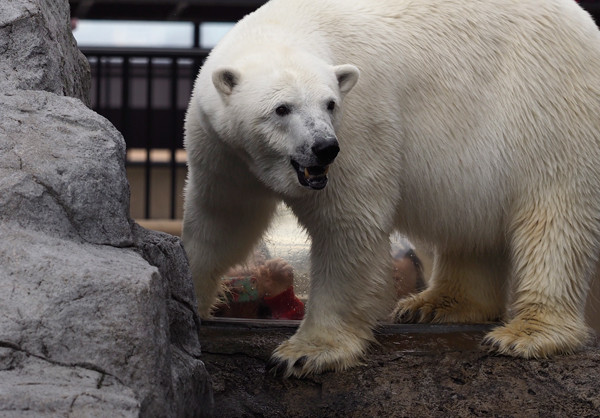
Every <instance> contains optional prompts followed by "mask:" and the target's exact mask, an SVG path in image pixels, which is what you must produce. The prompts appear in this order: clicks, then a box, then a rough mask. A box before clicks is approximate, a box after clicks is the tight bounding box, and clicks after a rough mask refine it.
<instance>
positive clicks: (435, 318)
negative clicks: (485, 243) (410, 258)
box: [392, 253, 507, 323]
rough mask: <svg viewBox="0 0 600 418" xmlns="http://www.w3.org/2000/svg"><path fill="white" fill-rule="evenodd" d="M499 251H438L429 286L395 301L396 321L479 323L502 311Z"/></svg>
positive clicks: (495, 317) (502, 277)
mask: <svg viewBox="0 0 600 418" xmlns="http://www.w3.org/2000/svg"><path fill="white" fill-rule="evenodd" d="M504 260H505V257H503V255H501V254H500V255H498V256H492V255H486V256H483V255H479V256H475V255H473V256H465V255H460V254H448V253H438V254H436V256H435V258H434V265H433V272H432V276H431V280H430V282H429V286H428V288H427V289H426V290H424V291H422V292H421V293H418V294H414V295H411V296H408V297H406V298H404V299H402V300H400V301H399V302H398V304H397V305H396V309H395V310H394V312H393V313H392V320H393V321H394V322H399V323H482V322H491V321H497V320H499V319H500V318H501V317H502V315H503V314H504V307H505V294H506V290H505V286H504V284H505V283H506V273H507V272H506V268H505V265H506V263H505V261H504Z"/></svg>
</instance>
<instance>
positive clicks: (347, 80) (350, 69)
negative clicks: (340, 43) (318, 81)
mask: <svg viewBox="0 0 600 418" xmlns="http://www.w3.org/2000/svg"><path fill="white" fill-rule="evenodd" d="M333 72H334V73H335V76H336V78H337V80H338V85H339V87H340V93H342V94H346V93H348V92H349V91H350V90H352V87H354V85H355V84H356V82H357V81H358V76H359V74H360V71H358V68H356V67H355V66H354V65H350V64H344V65H336V66H335V67H333Z"/></svg>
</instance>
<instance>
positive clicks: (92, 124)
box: [0, 91, 133, 247]
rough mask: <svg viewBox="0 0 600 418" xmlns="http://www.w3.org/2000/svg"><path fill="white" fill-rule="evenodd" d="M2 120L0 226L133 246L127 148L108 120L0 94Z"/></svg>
mask: <svg viewBox="0 0 600 418" xmlns="http://www.w3.org/2000/svg"><path fill="white" fill-rule="evenodd" d="M0 114H1V115H2V121H1V125H0V150H2V156H0V170H8V171H5V173H4V175H2V176H0V190H3V192H2V193H1V194H0V204H1V205H2V207H3V208H4V209H3V210H2V213H0V219H2V220H3V221H5V222H7V221H10V220H14V221H15V222H18V223H19V224H21V225H22V226H24V227H28V228H37V229H39V230H41V231H44V232H47V233H51V234H53V235H54V236H62V237H71V238H72V237H75V236H79V237H81V238H82V239H84V240H85V241H87V242H90V243H93V244H107V245H114V246H121V247H122V246H128V245H131V244H132V242H133V238H132V235H131V227H130V225H129V216H128V212H129V185H128V183H127V180H126V177H125V166H124V158H125V143H124V141H123V138H122V136H121V134H119V132H118V131H117V130H116V129H115V128H114V127H113V126H112V125H111V124H110V123H108V122H107V121H106V119H104V118H103V117H101V116H100V115H98V114H96V113H94V112H92V111H91V110H89V109H88V108H86V107H85V106H83V105H82V103H81V102H80V101H79V100H76V99H71V98H67V97H60V96H56V95H55V94H51V93H46V92H43V91H15V92H12V93H4V94H2V93H0ZM15 194H18V195H23V197H24V199H20V198H17V196H15ZM40 207H45V208H50V207H54V209H53V210H47V211H44V210H39V209H36V208H40ZM58 215H59V216H58Z"/></svg>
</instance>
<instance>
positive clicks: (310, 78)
mask: <svg viewBox="0 0 600 418" xmlns="http://www.w3.org/2000/svg"><path fill="white" fill-rule="evenodd" d="M269 58H270V57H265V56H264V55H259V56H256V57H248V56H246V57H244V59H243V60H238V61H237V62H235V63H234V64H233V65H228V66H221V67H217V68H216V69H215V70H214V71H213V72H212V84H213V86H214V88H215V90H216V92H217V96H218V100H219V102H220V103H219V105H218V107H219V111H218V112H215V114H214V115H213V116H215V118H214V122H213V123H212V125H213V129H215V130H216V131H217V133H218V135H219V137H220V139H221V140H223V141H225V142H227V143H228V144H229V145H230V146H231V147H232V148H233V149H234V150H236V152H237V153H238V154H239V155H241V156H242V158H243V159H244V161H246V163H247V164H248V166H249V168H250V170H251V171H252V172H253V173H254V174H255V175H256V176H257V177H258V178H259V179H260V180H261V181H262V182H263V183H264V184H265V185H266V186H268V187H269V188H271V189H273V190H274V191H276V192H279V193H282V194H284V195H297V194H298V193H299V191H300V190H302V189H305V188H309V189H314V190H320V189H323V188H324V187H325V186H326V185H327V180H328V179H327V172H328V169H329V165H330V164H332V163H333V162H334V160H335V158H336V156H337V154H338V151H340V145H339V143H338V139H337V136H336V128H337V127H338V126H339V124H340V119H341V105H342V99H343V98H344V96H345V95H346V93H348V92H349V91H350V90H351V89H352V88H353V87H354V85H355V84H356V82H357V81H358V76H359V71H358V69H357V68H356V67H355V66H353V65H349V64H345V65H329V64H327V63H325V62H324V61H322V60H320V59H319V58H316V57H314V56H313V55H311V54H299V53H293V54H288V55H286V54H279V55H278V56H277V57H274V58H273V59H269Z"/></svg>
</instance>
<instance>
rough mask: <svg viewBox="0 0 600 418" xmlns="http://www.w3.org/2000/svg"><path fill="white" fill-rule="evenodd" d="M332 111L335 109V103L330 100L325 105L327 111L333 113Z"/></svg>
mask: <svg viewBox="0 0 600 418" xmlns="http://www.w3.org/2000/svg"><path fill="white" fill-rule="evenodd" d="M333 109H335V102H334V101H333V100H331V101H330V102H329V103H327V110H329V111H330V112H333Z"/></svg>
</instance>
